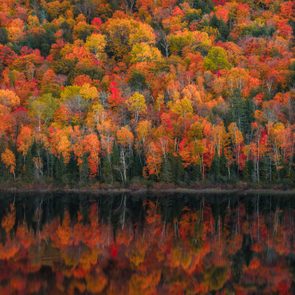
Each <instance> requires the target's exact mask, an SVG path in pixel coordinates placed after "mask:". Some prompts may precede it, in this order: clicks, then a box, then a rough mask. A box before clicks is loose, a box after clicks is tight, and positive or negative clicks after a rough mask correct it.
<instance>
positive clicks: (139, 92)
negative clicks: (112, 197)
mask: <svg viewBox="0 0 295 295" xmlns="http://www.w3.org/2000/svg"><path fill="white" fill-rule="evenodd" d="M292 4H293V2H292V1H283V0H273V1H270V0H256V1H253V0H238V1H234V0H229V1H226V0H207V1H204V0H183V1H177V0H158V1H155V0H121V1H120V0H118V1H115V0H111V1H106V0H59V1H50V0H20V1H14V0H0V182H2V183H4V182H13V181H22V182H26V183H33V182H54V183H61V184H65V185H66V184H68V185H71V184H79V183H80V184H89V183H106V184H115V183H122V184H124V185H127V184H130V183H154V182H163V183H176V184H179V185H191V184H195V183H204V182H206V183H236V182H239V181H240V182H241V181H242V182H248V183H258V184H259V183H265V184H276V183H278V184H282V183H284V184H287V185H290V186H294V184H295V165H294V151H295V140H294V139H295V115H294V111H295V99H294V81H295V74H294V71H295V62H294V55H293V52H294V42H293V41H294V39H293V31H294V11H293V10H292V9H293V7H292Z"/></svg>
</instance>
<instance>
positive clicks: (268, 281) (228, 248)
mask: <svg viewBox="0 0 295 295" xmlns="http://www.w3.org/2000/svg"><path fill="white" fill-rule="evenodd" d="M294 208H295V201H294V200H293V199H292V198H288V197H286V196H283V197H274V196H254V195H251V196H244V197H238V196H234V195H232V196H225V195H210V196H195V197H192V196H186V195H171V196H166V197H163V196H161V197H156V196H154V197H152V196H132V197H131V196H127V195H117V196H109V195H108V196H100V197H95V196H91V195H74V194H71V195H61V194H55V195H49V194H46V195H39V196H36V195H25V194H21V195H5V196H4V195H1V197H0V221H1V236H0V237H1V244H0V294H1V295H4V294H54V295H58V294H100V293H102V294H140V295H141V294H294V292H295V266H294V263H295V255H294V254H295V248H294V246H295V230H294V226H295V215H294Z"/></svg>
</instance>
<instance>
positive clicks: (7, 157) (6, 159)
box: [1, 148, 16, 179]
mask: <svg viewBox="0 0 295 295" xmlns="http://www.w3.org/2000/svg"><path fill="white" fill-rule="evenodd" d="M1 161H2V163H3V164H4V165H5V167H6V168H7V169H8V170H9V173H11V174H13V177H14V179H15V167H16V162H15V155H14V153H13V152H12V151H11V150H10V149H9V148H6V149H5V151H4V152H3V153H2V154H1Z"/></svg>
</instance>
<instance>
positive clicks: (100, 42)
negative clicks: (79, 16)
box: [85, 33, 106, 60]
mask: <svg viewBox="0 0 295 295" xmlns="http://www.w3.org/2000/svg"><path fill="white" fill-rule="evenodd" d="M85 46H86V48H87V49H88V50H89V51H90V52H91V53H93V54H94V55H95V56H96V58H97V59H98V60H102V59H104V58H105V57H104V51H105V47H106V38H105V36H104V35H102V34H97V33H93V34H92V35H90V36H88V37H87V39H86V42H85Z"/></svg>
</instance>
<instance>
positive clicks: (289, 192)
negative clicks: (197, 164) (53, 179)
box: [0, 187, 295, 197]
mask: <svg viewBox="0 0 295 295" xmlns="http://www.w3.org/2000/svg"><path fill="white" fill-rule="evenodd" d="M6 193H8V194H13V193H16V194H22V193H26V194H28V193H30V194H46V193H47V194H55V193H61V194H62V193H64V194H69V193H74V194H91V195H97V196H99V195H105V194H110V195H116V194H128V195H146V194H156V195H159V196H161V195H174V194H188V195H203V194H204V195H210V194H222V195H237V196H245V195H269V196H270V195H271V196H293V197H295V189H284V190H283V189H266V188H265V189H262V188H259V189H255V188H249V189H240V188H236V189H235V188H228V189H225V188H197V189H195V188H183V187H176V188H166V189H156V188H152V189H148V188H140V189H130V188H107V189H93V188H89V189H88V188H7V187H5V188H1V187H0V197H1V195H2V194H6Z"/></svg>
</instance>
